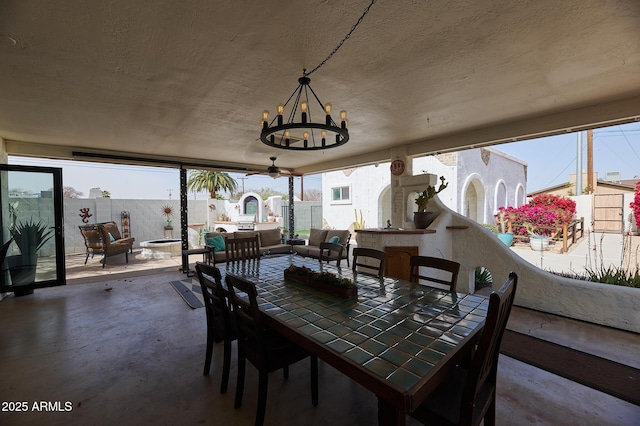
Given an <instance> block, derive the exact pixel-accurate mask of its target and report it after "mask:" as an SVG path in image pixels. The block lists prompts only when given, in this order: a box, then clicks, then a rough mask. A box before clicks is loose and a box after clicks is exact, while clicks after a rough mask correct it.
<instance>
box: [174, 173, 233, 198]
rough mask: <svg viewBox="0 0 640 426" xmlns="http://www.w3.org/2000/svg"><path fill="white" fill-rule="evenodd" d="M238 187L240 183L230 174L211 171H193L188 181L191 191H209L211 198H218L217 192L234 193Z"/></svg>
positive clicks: (188, 187)
mask: <svg viewBox="0 0 640 426" xmlns="http://www.w3.org/2000/svg"><path fill="white" fill-rule="evenodd" d="M237 187H238V182H236V180H235V179H234V178H232V177H231V176H229V174H228V173H224V172H214V171H211V170H192V171H191V172H190V173H189V180H187V189H188V190H189V191H194V192H200V191H209V198H216V192H218V191H220V190H223V191H229V192H233V191H235V190H236V188H237Z"/></svg>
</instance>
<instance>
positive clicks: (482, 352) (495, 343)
mask: <svg viewBox="0 0 640 426" xmlns="http://www.w3.org/2000/svg"><path fill="white" fill-rule="evenodd" d="M517 286H518V275H517V274H516V273H515V272H511V273H510V274H509V278H508V279H507V281H506V282H505V283H504V284H503V285H502V287H500V289H499V290H498V291H495V292H493V293H491V295H490V296H489V310H488V312H487V318H486V320H485V324H484V329H483V330H482V336H481V337H480V342H479V343H478V347H477V348H476V352H475V354H474V356H473V359H472V360H471V366H470V367H469V373H468V376H467V381H466V383H465V386H464V390H463V391H462V401H461V407H460V408H461V412H460V419H461V423H462V424H466V422H469V424H470V423H471V421H472V419H473V417H474V411H475V410H476V409H477V407H478V406H480V407H484V410H482V411H484V413H486V412H487V410H488V409H492V410H493V412H492V413H490V415H493V416H494V417H495V395H496V378H497V372H498V357H499V355H500V343H502V336H503V335H504V330H505V328H506V327H507V321H508V320H509V315H510V314H511V308H512V307H513V300H514V297H515V295H516V287H517ZM487 390H489V391H487ZM491 407H493V408H491ZM481 417H484V414H482V416H481ZM478 423H479V420H478Z"/></svg>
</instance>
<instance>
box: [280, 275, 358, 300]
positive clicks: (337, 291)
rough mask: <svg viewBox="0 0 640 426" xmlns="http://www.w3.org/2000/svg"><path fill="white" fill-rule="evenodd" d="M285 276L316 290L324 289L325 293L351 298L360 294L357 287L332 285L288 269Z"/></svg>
mask: <svg viewBox="0 0 640 426" xmlns="http://www.w3.org/2000/svg"><path fill="white" fill-rule="evenodd" d="M284 278H285V279H286V280H290V281H293V282H296V283H298V284H303V285H306V286H309V287H312V288H315V289H316V290H321V291H324V292H325V293H330V294H333V295H336V296H340V297H344V298H345V299H350V298H352V297H355V296H357V295H358V288H357V287H353V288H343V287H338V286H335V285H331V284H329V283H324V282H318V281H314V280H312V279H309V278H307V277H305V276H301V275H297V274H295V273H291V272H289V271H287V270H285V271H284Z"/></svg>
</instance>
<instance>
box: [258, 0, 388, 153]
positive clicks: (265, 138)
mask: <svg viewBox="0 0 640 426" xmlns="http://www.w3.org/2000/svg"><path fill="white" fill-rule="evenodd" d="M375 2H376V0H372V1H371V3H370V4H369V6H367V7H366V9H365V10H364V12H363V13H362V16H360V19H358V21H357V22H356V23H355V25H353V27H351V30H350V31H349V33H347V35H346V36H345V37H344V38H343V39H342V41H341V42H340V43H339V44H338V46H336V48H335V49H333V51H332V52H331V53H330V54H329V56H327V58H326V59H325V60H324V61H322V62H321V63H320V64H319V65H318V66H317V67H315V68H314V69H312V70H311V71H310V72H307V70H306V69H304V70H303V71H302V77H300V78H299V79H298V87H297V88H296V89H295V90H294V91H293V93H292V94H291V96H289V99H287V102H285V103H284V104H280V105H278V108H277V114H276V116H275V117H274V118H273V119H272V120H271V121H269V111H267V110H265V111H263V113H262V132H261V133H260V140H261V141H262V142H263V143H264V144H266V145H269V146H272V147H274V148H280V149H290V150H297V151H312V150H319V149H328V148H335V147H338V146H341V145H344V144H345V143H347V141H349V130H348V129H347V124H348V121H347V112H346V111H345V110H342V111H340V124H339V125H338V124H337V123H336V122H335V121H334V120H333V118H332V117H331V104H330V103H326V104H323V103H322V102H321V101H320V99H319V98H318V95H316V92H314V91H313V89H312V88H311V84H310V83H311V79H310V78H309V76H310V75H311V74H312V73H314V72H315V71H317V70H318V69H319V68H320V67H321V66H323V65H324V64H325V63H326V62H327V61H328V60H329V59H331V57H332V56H333V55H334V54H335V53H336V52H337V51H338V49H340V47H341V46H342V45H343V44H344V42H345V41H346V40H347V39H348V38H349V37H350V36H351V33H353V31H354V30H355V29H356V27H357V26H358V25H359V24H360V22H362V20H363V19H364V17H365V15H366V14H367V13H368V12H369V9H370V8H371V6H373V4H374V3H375ZM310 95H311V96H310ZM310 98H311V101H310ZM314 101H316V102H317V105H318V106H316V105H315V102H314ZM289 103H291V105H290V106H289ZM287 106H289V108H290V109H289V112H288V118H287V119H286V121H285V117H284V114H285V109H286V108H287ZM298 110H299V112H298ZM312 110H313V111H315V112H313V113H312ZM318 116H324V121H315V122H314V121H313V119H314V118H316V117H318ZM296 120H297V121H296Z"/></svg>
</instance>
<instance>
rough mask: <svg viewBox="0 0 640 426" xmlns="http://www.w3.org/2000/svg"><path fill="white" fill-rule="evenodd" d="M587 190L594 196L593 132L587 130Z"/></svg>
mask: <svg viewBox="0 0 640 426" xmlns="http://www.w3.org/2000/svg"><path fill="white" fill-rule="evenodd" d="M587 190H588V191H589V194H593V191H594V190H595V188H594V187H593V130H592V129H589V130H587Z"/></svg>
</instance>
